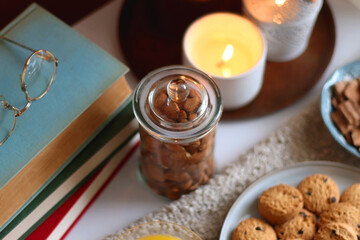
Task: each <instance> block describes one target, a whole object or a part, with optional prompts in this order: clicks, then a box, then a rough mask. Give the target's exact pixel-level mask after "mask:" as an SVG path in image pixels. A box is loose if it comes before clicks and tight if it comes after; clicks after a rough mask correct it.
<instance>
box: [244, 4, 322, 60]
mask: <svg viewBox="0 0 360 240" xmlns="http://www.w3.org/2000/svg"><path fill="white" fill-rule="evenodd" d="M243 3H244V12H245V15H247V16H248V17H249V18H250V19H252V20H253V21H254V22H255V23H256V24H257V25H258V26H259V27H260V28H261V29H262V31H263V32H264V34H265V37H266V40H267V44H268V48H269V51H268V55H267V58H268V59H269V60H272V61H278V62H283V61H289V60H292V59H295V58H297V57H298V56H300V55H301V54H302V53H303V52H304V51H305V50H306V48H307V46H308V42H309V38H310V35H311V32H312V29H313V27H314V24H315V20H316V18H317V16H318V14H319V11H320V9H321V7H322V4H323V0H261V1H259V0H243Z"/></svg>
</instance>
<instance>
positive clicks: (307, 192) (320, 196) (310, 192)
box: [298, 174, 340, 215]
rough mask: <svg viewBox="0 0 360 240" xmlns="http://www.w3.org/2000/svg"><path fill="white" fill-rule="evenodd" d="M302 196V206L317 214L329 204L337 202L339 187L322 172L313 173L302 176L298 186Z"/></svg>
mask: <svg viewBox="0 0 360 240" xmlns="http://www.w3.org/2000/svg"><path fill="white" fill-rule="evenodd" d="M298 189H299V190H300V192H301V193H302V195H303V198H304V207H305V208H306V209H307V210H309V211H310V212H313V213H315V214H316V215H319V214H320V213H321V212H322V211H324V210H326V209H328V208H329V206H330V204H332V203H336V202H339V197H340V193H339V188H338V186H337V185H336V183H335V181H334V180H333V179H332V178H331V177H329V176H326V175H323V174H314V175H311V176H308V177H306V178H304V179H303V180H302V181H301V183H300V184H299V186H298Z"/></svg>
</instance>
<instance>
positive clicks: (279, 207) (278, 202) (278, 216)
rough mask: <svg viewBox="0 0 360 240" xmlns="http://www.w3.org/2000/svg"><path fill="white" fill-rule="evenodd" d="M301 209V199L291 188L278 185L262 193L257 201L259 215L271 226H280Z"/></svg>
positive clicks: (296, 190)
mask: <svg viewBox="0 0 360 240" xmlns="http://www.w3.org/2000/svg"><path fill="white" fill-rule="evenodd" d="M302 208H303V197H302V195H301V193H300V191H299V190H298V189H296V188H295V187H293V186H290V185H285V184H280V185H277V186H274V187H271V188H269V189H268V190H266V191H264V192H263V193H262V194H261V195H260V197H259V201H258V210H259V212H260V215H261V216H262V217H263V218H265V219H267V220H268V221H269V222H271V223H272V224H282V223H284V222H286V221H288V220H290V219H291V218H293V217H295V216H296V215H297V214H298V213H299V212H300V210H301V209H302Z"/></svg>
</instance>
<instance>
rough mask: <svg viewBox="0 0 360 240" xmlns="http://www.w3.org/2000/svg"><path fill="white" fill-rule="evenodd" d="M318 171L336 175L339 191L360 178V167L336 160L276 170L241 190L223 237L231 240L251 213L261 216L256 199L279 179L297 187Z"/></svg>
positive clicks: (277, 182)
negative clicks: (237, 228)
mask: <svg viewBox="0 0 360 240" xmlns="http://www.w3.org/2000/svg"><path fill="white" fill-rule="evenodd" d="M315 173H322V174H326V175H328V176H330V177H331V178H333V179H334V180H335V182H336V183H337V185H338V187H339V190H340V193H342V192H343V191H344V190H345V189H346V188H347V187H349V186H350V185H352V184H354V183H357V182H360V169H358V168H356V167H353V166H349V165H345V164H341V163H335V162H326V161H311V162H304V163H300V164H296V165H293V166H290V167H286V168H283V169H280V170H276V171H273V172H271V173H269V174H267V175H265V176H264V177H262V178H260V179H259V180H257V181H256V182H254V183H253V184H251V185H250V186H249V187H248V188H247V189H245V191H244V192H242V193H241V194H240V196H239V197H238V199H237V200H236V201H235V203H234V204H233V206H232V207H231V209H230V211H229V212H228V214H227V216H226V218H225V221H224V224H223V226H222V229H221V234H220V240H231V236H232V232H233V231H234V229H235V228H236V227H237V225H238V224H239V223H240V222H241V221H242V220H244V219H247V218H249V217H257V218H261V217H260V214H259V212H258V210H257V199H258V197H259V196H260V194H261V193H262V192H263V191H265V190H267V189H268V188H270V187H272V186H275V185H278V184H280V183H284V184H288V185H292V186H294V187H296V186H297V185H298V184H299V183H300V182H301V180H302V179H304V178H305V177H306V176H309V175H311V174H315Z"/></svg>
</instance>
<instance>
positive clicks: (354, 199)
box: [340, 183, 360, 209]
mask: <svg viewBox="0 0 360 240" xmlns="http://www.w3.org/2000/svg"><path fill="white" fill-rule="evenodd" d="M340 202H349V203H351V204H352V205H354V206H355V207H357V208H358V209H360V183H356V184H353V185H351V186H350V187H348V188H347V189H346V190H345V191H344V192H343V194H342V195H341V198H340Z"/></svg>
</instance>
